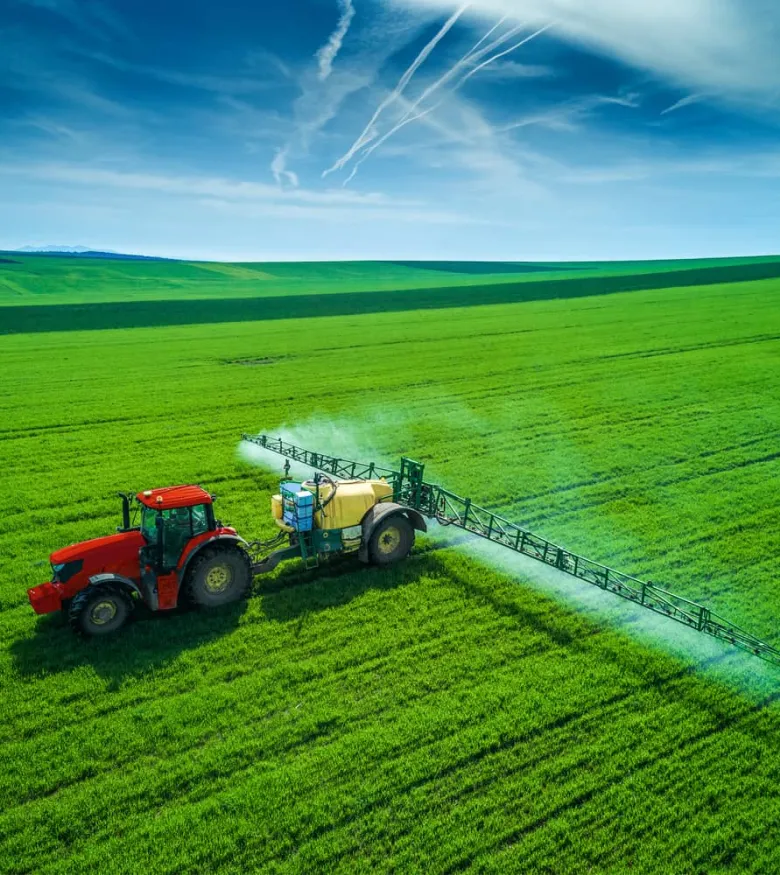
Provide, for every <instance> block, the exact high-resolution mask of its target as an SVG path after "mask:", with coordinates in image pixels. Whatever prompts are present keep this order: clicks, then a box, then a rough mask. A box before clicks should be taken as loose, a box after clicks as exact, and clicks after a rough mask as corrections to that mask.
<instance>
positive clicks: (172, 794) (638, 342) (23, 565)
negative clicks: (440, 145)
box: [0, 255, 780, 873]
mask: <svg viewBox="0 0 780 875" xmlns="http://www.w3.org/2000/svg"><path fill="white" fill-rule="evenodd" d="M8 258H9V259H13V258H15V256H10V255H9V256H8ZM18 260H19V262H20V263H21V262H23V263H24V264H23V267H24V271H22V270H19V269H18V268H19V265H13V264H11V265H2V264H0V288H4V289H5V290H4V291H3V292H2V297H0V304H3V305H4V306H2V307H0V333H2V334H3V336H2V337H0V363H1V364H2V372H3V374H4V375H5V381H4V386H5V391H4V392H3V394H2V397H1V398H0V406H1V407H2V408H3V409H2V413H3V416H2V422H0V440H2V448H3V455H2V463H3V468H2V470H3V480H2V482H3V490H2V498H0V502H2V510H3V519H4V521H5V525H4V526H3V528H2V531H0V550H1V551H2V555H3V557H4V560H5V562H4V574H3V576H2V582H1V583H0V639H1V640H2V642H3V643H2V645H1V646H0V654H1V655H0V684H1V685H2V714H3V720H2V723H0V734H1V737H0V744H1V745H2V749H1V750H2V754H1V755H0V762H2V767H1V768H0V805H1V806H2V811H1V812H0V871H7V872H13V873H22V872H78V873H82V872H101V873H102V872H139V871H140V872H150V873H151V872H170V873H181V872H214V871H219V872H246V871H268V872H305V873H309V872H332V871H349V872H354V871H363V872H376V871H379V872H389V871H396V872H407V871H410V872H420V873H430V872H442V873H443V872H457V871H465V870H466V869H469V868H474V869H475V870H476V871H491V872H497V873H503V872H507V871H529V872H550V873H560V872H577V873H579V872H628V871H631V872H670V873H672V872H673V873H687V872H691V873H703V872H707V873H709V872H725V871H733V872H740V873H741V872H755V873H769V872H776V871H778V870H780V849H778V846H777V841H776V837H777V831H778V827H779V826H780V823H779V821H780V789H778V787H780V781H779V779H780V748H779V747H778V739H779V738H780V734H779V733H780V695H779V694H778V691H780V674H778V672H777V670H775V669H773V668H772V667H771V666H767V665H765V664H764V663H762V662H760V661H758V660H755V659H751V658H750V657H748V656H742V655H738V654H733V653H731V652H729V651H727V650H726V649H724V648H723V647H721V646H720V645H719V644H717V643H716V642H709V640H708V639H704V641H702V642H699V641H698V640H697V636H695V635H694V634H693V633H689V632H688V631H687V630H684V629H681V627H678V626H676V625H675V624H673V623H670V622H667V621H664V620H662V619H657V620H656V619H655V618H654V617H652V616H650V617H649V619H643V618H642V617H640V616H638V615H637V609H635V608H633V607H632V606H630V605H625V604H623V603H622V602H620V600H618V599H615V600H614V602H613V601H612V600H611V599H610V597H609V596H605V595H604V594H603V593H600V592H599V591H598V590H595V589H593V588H590V587H587V586H586V585H585V584H581V583H577V582H575V581H573V580H568V579H567V580H566V582H565V583H561V581H560V580H559V579H558V578H557V577H554V576H553V577H554V579H552V578H551V577H550V575H549V574H548V573H547V572H546V570H545V569H542V570H541V571H535V570H534V569H533V568H532V566H531V565H529V564H528V563H527V562H524V561H521V560H514V559H512V558H511V557H510V559H508V560H502V558H501V556H500V555H498V554H494V553H491V552H488V553H485V552H484V551H482V550H480V549H479V548H478V545H475V544H472V543H471V542H470V541H468V540H464V541H462V542H458V543H455V544H453V543H452V542H451V540H450V538H449V537H445V536H444V534H442V533H440V532H433V533H432V534H431V535H430V536H429V537H427V538H425V539H424V540H422V541H420V542H418V548H417V550H416V552H415V554H414V555H413V557H412V558H410V560H408V561H407V562H406V563H405V564H404V565H403V566H402V567H401V568H398V569H394V570H379V569H373V568H371V569H365V568H363V567H362V566H357V565H355V564H354V563H353V562H352V561H349V560H348V559H347V558H346V557H345V558H342V559H341V560H338V559H334V560H333V561H332V563H331V564H330V565H329V566H328V567H327V568H326V569H324V573H322V572H320V573H319V574H318V573H315V572H311V571H308V572H307V571H302V570H301V569H300V568H298V567H297V566H296V565H295V564H290V565H287V566H285V567H282V568H280V569H279V570H278V571H277V572H276V573H275V574H274V575H273V576H271V577H269V578H265V579H263V580H261V581H258V583H257V585H256V587H255V591H254V597H253V598H251V599H249V601H248V602H247V603H245V604H240V605H236V606H232V607H230V608H228V609H223V610H220V611H217V612H212V613H209V612H195V611H190V612H181V613H175V614H172V615H165V616H157V617H153V618H139V619H138V621H137V622H135V623H133V624H132V625H131V626H130V627H129V628H128V629H126V630H125V631H124V632H123V633H122V634H121V635H120V636H119V637H118V638H117V639H115V640H111V641H102V642H83V641H80V640H77V639H75V638H74V637H73V635H72V633H71V632H70V630H69V629H68V628H67V624H66V623H65V622H64V620H63V619H61V618H60V617H47V618H41V619H36V618H35V616H34V615H33V613H32V610H31V609H30V607H29V605H28V603H27V600H26V594H25V589H26V587H28V586H31V585H33V584H35V583H39V582H41V581H43V580H45V579H47V575H48V561H47V560H48V554H49V552H51V550H53V549H54V548H56V547H58V546H61V545H64V544H66V543H71V542H75V541H78V540H82V539H84V538H87V537H91V536H95V535H99V534H104V533H107V532H110V531H112V530H113V527H114V526H116V525H117V524H118V522H119V518H118V517H119V507H118V505H119V502H118V500H117V499H116V498H115V497H113V496H114V493H115V492H116V491H117V490H118V489H123V490H126V489H134V490H137V489H142V488H147V487H150V486H160V485H167V484H170V483H178V482H200V483H202V484H203V485H205V486H208V487H210V488H212V489H213V490H214V491H215V492H216V493H217V494H218V496H219V500H218V506H219V508H220V511H219V515H220V516H221V517H222V518H223V519H225V520H226V521H229V522H231V523H232V524H234V525H236V526H237V527H238V528H239V530H240V531H242V532H243V533H245V534H246V535H249V536H268V535H270V534H271V533H272V529H273V525H272V523H271V522H270V520H269V516H270V514H269V497H270V494H271V491H272V489H274V487H275V484H276V481H277V477H278V475H277V474H275V473H273V472H269V471H266V470H264V469H261V468H257V467H253V466H252V465H250V464H248V463H247V462H246V461H244V460H243V459H242V458H241V457H240V456H239V454H238V452H237V449H238V438H239V436H240V434H241V432H243V431H260V430H263V431H267V432H269V433H271V434H284V435H286V436H289V437H294V438H297V439H298V440H299V441H300V442H301V443H303V444H304V445H306V446H309V447H310V448H311V449H315V450H321V451H323V452H333V453H336V454H343V455H346V456H349V457H355V458H359V459H361V458H363V459H366V460H370V459H372V458H373V459H375V460H376V461H384V462H390V463H394V462H395V461H396V460H397V458H398V457H399V456H400V455H402V454H405V455H410V456H413V457H415V458H418V459H420V460H421V461H424V462H426V464H427V466H428V467H427V473H428V475H429V477H430V479H431V480H434V481H439V482H441V483H443V484H445V485H446V486H447V487H448V488H450V489H452V490H453V491H454V492H457V493H459V494H461V495H471V496H472V497H473V498H474V500H475V501H477V502H478V503H480V504H483V505H485V506H487V507H490V508H491V509H494V510H497V511H499V512H501V513H503V514H504V515H505V516H508V517H509V518H511V519H514V520H516V521H517V522H518V523H521V524H524V525H526V526H527V527H529V528H531V529H532V530H535V531H538V532H539V533H541V534H543V535H546V536H548V537H550V538H552V539H553V540H556V541H558V542H560V543H562V544H564V545H565V546H567V547H569V548H571V549H573V550H575V551H577V552H579V553H582V554H584V555H586V556H591V557H592V558H594V559H597V560H599V561H602V562H605V563H607V564H609V565H612V566H614V567H617V568H619V569H621V570H624V571H627V572H629V573H632V574H635V575H637V576H640V577H644V578H651V579H652V580H653V581H654V582H656V583H659V584H661V585H664V586H667V587H668V588H670V589H672V590H674V591H677V592H679V593H681V594H683V595H687V596H688V597H690V598H693V599H697V600H702V601H705V602H706V603H707V604H708V605H709V606H711V607H712V608H713V609H714V610H716V611H718V612H719V613H721V614H723V615H725V616H726V617H728V618H729V619H730V620H732V621H734V622H736V623H738V624H739V625H742V626H744V627H745V628H747V629H748V630H749V631H751V632H753V633H755V634H757V635H759V636H761V637H763V638H765V639H766V640H768V641H769V642H770V643H772V644H775V645H780V628H779V627H778V622H777V617H778V615H780V589H778V586H777V580H776V570H775V566H776V564H777V562H776V557H777V555H778V553H779V552H780V533H779V532H778V527H777V522H776V521H777V517H778V513H779V512H780V493H779V491H778V489H777V484H778V483H780V451H778V449H777V443H778V435H780V382H778V363H779V362H780V307H778V300H777V299H778V295H779V294H780V278H775V277H776V273H775V271H778V261H777V260H771V259H765V260H752V261H751V260H744V259H743V260H737V261H734V262H730V263H722V262H703V263H693V264H686V263H679V262H677V263H665V264H662V265H660V266H659V267H658V271H657V274H655V275H654V272H653V271H654V268H653V265H648V264H647V263H640V264H634V265H630V266H628V267H627V266H626V265H618V266H614V265H613V266H603V265H580V266H576V267H575V268H573V269H571V270H567V269H566V267H565V266H563V265H546V266H544V268H545V269H544V270H539V271H532V270H529V271H527V272H526V273H524V274H522V276H521V275H520V274H516V273H513V272H512V271H511V270H508V272H499V271H498V270H497V271H496V272H495V273H485V272H484V269H483V268H480V269H475V270H473V271H472V272H469V268H468V267H467V266H464V265H448V266H444V267H445V269H440V268H439V267H436V266H432V265H428V266H425V267H420V266H413V265H412V266H410V265H400V264H399V265H393V266H387V265H379V266H377V265H374V266H371V265H351V266H350V265H334V266H332V267H330V268H329V267H328V266H326V265H318V266H316V267H314V266H311V265H307V266H300V265H298V266H295V265H287V266H280V265H254V266H251V265H242V266H234V265H212V266H210V267H205V266H203V265H200V266H198V265H183V264H179V263H175V262H149V263H146V262H87V261H81V260H79V261H74V260H71V259H57V258H48V259H44V258H39V259H35V258H27V257H25V258H23V259H22V258H20V259H18ZM40 263H44V264H43V266H41V264H40ZM455 267H457V268H458V270H454V269H453V268H455ZM548 268H549V270H548ZM6 270H7V271H8V272H6ZM11 270H15V271H17V272H16V273H15V274H14V275H13V276H12V275H11V274H10V271H11ZM36 271H37V273H36ZM58 271H59V273H58ZM144 271H145V273H144ZM155 271H156V272H157V273H155ZM165 271H168V272H169V274H168V280H169V283H168V284H166V282H163V280H162V279H160V281H159V282H158V281H157V280H155V279H154V277H158V278H159V277H162V273H164V272H165ZM235 271H239V272H238V273H235ZM243 271H251V272H256V273H258V275H262V274H268V275H269V276H271V277H272V279H266V280H262V282H267V283H269V288H270V289H271V291H270V292H264V291H263V290H262V289H260V288H259V285H260V282H261V281H255V280H254V279H251V278H248V277H246V276H245V275H244V274H243ZM578 271H579V272H580V273H579V274H577V272H578ZM90 272H91V273H90ZM134 272H135V273H134ZM161 272H162V273H161ZM177 272H178V273H177ZM204 272H208V276H207V277H206V278H204V277H203V273H204ZM713 272H720V273H719V274H716V273H713ZM575 274H576V275H575ZM44 275H45V281H44V279H41V280H40V283H39V281H38V280H37V279H36V276H37V277H43V276H44ZM22 276H23V277H25V279H24V281H23V282H22V280H21V279H20V277H22ZM132 276H135V277H136V279H138V278H139V277H141V279H138V286H139V287H140V286H142V287H143V289H142V290H141V291H140V292H139V294H138V295H137V296H136V294H135V292H132V288H135V287H134V286H132V284H131V285H128V283H130V280H129V279H128V277H131V278H132ZM577 276H579V277H580V278H579V279H578V278H577ZM9 277H10V279H9ZM117 277H120V279H117ZM121 277H123V278H121ZM176 277H178V280H177V282H174V279H175V278H176ZM760 277H763V278H760ZM648 278H649V279H648ZM2 282H5V287H3V286H2ZM177 283H178V284H177ZM544 283H550V286H549V287H548V288H549V291H548V292H546V291H545V289H544V288H543V287H542V286H543V284H544ZM672 283H677V284H676V285H674V284H672ZM578 284H579V285H578ZM14 286H16V287H17V289H21V291H19V292H18V295H17V297H16V298H14V297H13V295H14V292H13V288H14ZM526 286H527V287H528V288H530V289H531V292H529V291H528V290H527V289H524V287H526ZM626 288H630V289H633V290H632V291H627V290H625V289H626ZM491 289H498V290H500V294H501V295H503V297H499V298H498V299H496V298H491V297H490V294H489V293H490V290H491ZM416 290H420V291H419V293H418V291H416ZM321 291H323V292H324V291H327V292H329V293H331V294H330V295H329V296H328V297H329V299H331V298H332V299H333V300H334V301H336V303H335V304H331V305H325V304H323V305H322V306H319V307H317V308H316V309H313V308H312V306H311V305H310V304H309V297H308V296H311V295H313V294H315V293H319V292H321ZM599 291H601V292H602V293H599ZM262 295H267V298H272V299H274V300H273V306H272V308H271V309H269V310H267V311H264V310H263V307H262V306H261V304H262V302H260V303H253V302H255V301H257V300H258V298H259V297H260V296H262ZM426 295H427V296H428V297H426ZM183 298H184V299H189V300H185V301H182V300H180V299H183ZM242 298H243V299H245V303H246V307H247V308H248V309H247V310H245V311H244V310H240V308H239V307H238V305H236V306H235V309H227V310H226V309H225V308H224V306H223V305H224V302H225V301H238V300H239V299H242ZM267 298H266V300H267ZM358 298H361V299H365V300H366V301H367V302H370V303H367V304H364V305H360V304H359V303H358V302H357V299H358ZM195 299H202V304H201V306H202V309H200V310H199V309H198V308H197V306H196V304H197V302H196V301H195ZM31 305H32V306H31ZM151 305H153V306H151ZM123 306H126V308H130V310H128V309H122V307H123ZM231 306H233V305H231ZM267 306H270V305H267ZM133 307H141V309H140V310H138V309H136V310H133V309H132V308H133ZM188 307H189V308H190V309H189V311H188V310H187V308H188ZM144 308H145V309H144ZM285 308H287V309H285ZM350 308H352V309H351V310H350ZM33 309H35V310H37V311H39V316H38V317H37V318H36V317H34V314H33V315H30V312H29V311H31V310H33ZM187 312H189V314H190V315H189V318H190V322H189V323H188V322H187V321H186V319H187ZM152 320H157V323H156V324H154V323H153V322H152ZM182 320H184V321H182ZM111 325H116V326H124V327H114V328H112V327H110V326H111ZM133 326H137V327H133ZM84 329H88V330H84ZM280 467H281V465H280ZM670 627H673V628H670Z"/></svg>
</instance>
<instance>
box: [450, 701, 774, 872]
mask: <svg viewBox="0 0 780 875" xmlns="http://www.w3.org/2000/svg"><path fill="white" fill-rule="evenodd" d="M778 700H780V692H777V693H773V694H771V695H770V696H767V697H765V699H764V700H762V702H760V703H758V704H756V705H753V706H750V707H748V708H747V709H746V710H744V711H742V712H741V713H737V714H731V715H727V716H725V717H722V718H721V719H720V720H718V721H717V722H716V724H715V725H714V726H711V727H709V728H707V729H704V730H702V731H701V732H698V733H696V734H694V735H693V736H691V737H690V738H687V739H685V740H684V741H682V742H678V744H677V746H676V747H672V748H671V749H669V750H667V751H664V752H663V753H660V754H658V755H655V756H650V757H646V758H645V759H644V760H641V761H640V763H639V764H638V765H637V766H636V767H634V768H633V769H632V770H631V772H630V773H628V774H627V775H623V776H619V777H618V778H617V779H616V780H609V781H605V782H602V783H600V784H598V785H596V786H594V787H591V788H589V789H588V790H585V791H583V792H582V793H580V794H578V795H577V796H575V797H574V798H573V799H570V800H569V801H567V802H565V803H563V804H561V805H558V806H556V807H555V808H554V809H553V810H552V811H550V812H548V813H547V814H545V815H543V816H540V817H538V818H537V819H536V820H534V821H533V822H532V823H530V824H527V825H526V826H524V827H522V828H520V829H517V830H513V831H512V832H510V833H508V834H506V835H505V836H503V837H502V838H501V840H500V841H497V842H496V843H494V844H493V845H491V846H490V847H488V848H483V849H481V850H480V851H477V852H474V853H473V854H469V855H468V856H467V857H465V858H463V859H461V860H459V861H457V862H456V863H454V864H452V865H451V866H449V867H447V868H446V869H445V870H443V875H453V873H455V872H462V871H464V870H465V869H467V868H470V866H471V865H472V864H473V863H474V862H475V861H476V860H478V859H480V858H483V857H485V856H486V855H489V854H491V852H493V851H495V850H497V849H498V848H501V847H507V846H509V845H513V844H515V843H516V842H517V841H518V840H519V839H522V838H523V837H524V836H526V835H529V834H531V833H533V832H535V831H536V830H538V829H539V828H541V827H543V826H544V825H545V824H546V823H547V822H548V821H550V820H552V819H554V818H557V817H559V816H560V815H561V814H563V813H565V812H566V811H569V810H571V809H574V808H580V807H582V806H583V805H586V804H588V803H590V802H591V801H592V800H594V799H596V798H598V797H599V796H601V795H603V794H604V793H605V792H607V791H609V790H610V789H612V788H614V787H619V786H622V785H623V784H625V783H627V782H628V781H629V780H631V779H633V778H634V777H635V776H636V775H637V774H638V773H641V772H644V771H647V770H648V769H651V768H653V767H654V766H656V765H658V764H659V763H662V762H665V761H666V760H669V759H671V758H672V757H674V756H678V755H680V754H682V753H684V752H685V751H687V750H688V749H689V748H695V747H696V746H697V745H699V744H700V743H702V742H704V743H706V742H707V741H708V740H710V739H712V738H714V737H716V736H717V735H718V734H720V733H721V732H723V731H724V730H726V729H731V728H733V727H736V726H738V725H739V724H740V723H742V722H744V721H746V720H748V719H750V718H751V717H754V716H755V715H756V714H757V713H760V712H761V711H763V710H764V709H766V708H768V707H769V706H770V705H771V704H773V703H774V702H775V701H778Z"/></svg>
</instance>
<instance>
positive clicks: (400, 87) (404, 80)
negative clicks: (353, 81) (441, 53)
mask: <svg viewBox="0 0 780 875" xmlns="http://www.w3.org/2000/svg"><path fill="white" fill-rule="evenodd" d="M470 5H471V4H470V3H464V4H463V6H461V7H460V8H459V9H457V10H456V11H455V12H453V13H452V15H451V16H450V17H449V18H448V19H447V21H445V22H444V24H443V25H442V27H441V29H440V30H439V32H438V33H437V34H436V36H434V37H433V39H432V40H431V41H430V42H429V43H428V44H427V45H426V46H425V47H424V48H423V50H422V51H421V52H420V54H419V55H418V56H417V57H416V58H415V59H414V61H412V63H411V65H410V66H409V68H408V69H407V70H406V72H405V73H404V74H403V76H401V78H400V79H399V80H398V84H397V85H396V86H395V88H394V89H393V90H392V91H391V92H390V94H389V95H388V96H387V97H386V98H385V99H384V100H383V101H382V102H381V103H380V104H379V106H378V107H377V108H376V110H375V112H374V114H373V115H372V116H371V119H370V120H369V122H368V124H367V125H366V126H365V128H364V129H363V132H362V133H361V134H360V136H359V137H358V138H357V140H355V142H354V143H353V144H352V146H350V148H349V150H348V151H347V152H346V154H344V155H343V156H342V157H341V158H339V160H338V161H337V162H336V163H335V164H334V165H333V167H330V168H329V169H328V170H326V171H325V172H324V173H323V174H322V175H323V176H327V175H328V174H329V173H333V171H334V170H340V169H341V168H342V167H343V166H344V165H345V164H346V163H347V162H348V161H349V160H350V159H351V158H352V156H353V155H354V154H355V153H356V152H357V151H358V150H359V149H360V148H362V146H363V145H364V144H365V143H366V137H367V136H368V135H369V133H370V132H371V131H372V129H373V127H374V123H375V122H376V120H377V119H378V118H379V116H380V115H381V114H382V113H383V112H384V110H385V109H386V108H387V107H388V106H389V105H390V104H391V103H392V102H393V101H394V100H397V98H399V97H400V96H401V95H402V94H403V92H404V89H405V88H406V86H407V85H408V84H409V81H410V80H411V78H412V76H414V74H415V73H416V72H417V68H418V67H419V66H420V65H421V64H422V63H423V62H424V61H425V59H426V58H427V57H428V55H430V53H431V52H432V51H433V50H434V49H435V48H436V46H437V45H438V43H439V41H440V40H441V39H443V38H444V36H445V35H446V34H447V32H448V31H449V30H450V28H451V27H452V26H453V24H455V22H456V21H457V20H458V19H459V18H460V17H461V15H463V13H464V12H465V11H466V10H467V9H468V8H469V6H470Z"/></svg>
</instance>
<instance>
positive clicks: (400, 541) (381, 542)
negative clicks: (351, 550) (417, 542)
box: [368, 513, 414, 565]
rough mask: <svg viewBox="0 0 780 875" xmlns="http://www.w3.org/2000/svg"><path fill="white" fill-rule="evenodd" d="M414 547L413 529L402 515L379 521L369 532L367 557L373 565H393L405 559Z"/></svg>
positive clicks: (394, 515)
mask: <svg viewBox="0 0 780 875" xmlns="http://www.w3.org/2000/svg"><path fill="white" fill-rule="evenodd" d="M413 546H414V527H413V526H412V524H411V523H410V522H409V520H408V519H407V518H406V517H405V516H403V514H400V513H398V514H393V515H392V516H389V517H385V519H383V520H381V522H379V523H378V524H377V526H376V528H375V529H374V531H373V532H371V537H370V539H369V541H368V555H369V557H370V558H371V561H372V562H373V563H374V565H393V564H394V563H396V562H400V560H401V559H405V558H406V557H407V556H408V555H409V551H410V550H411V549H412V547H413Z"/></svg>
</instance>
